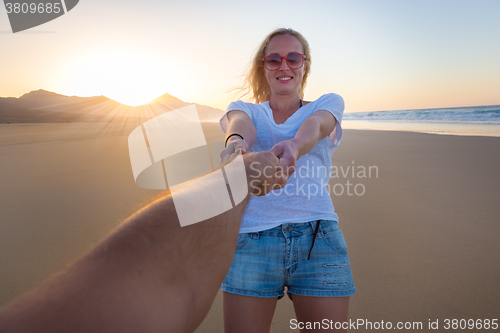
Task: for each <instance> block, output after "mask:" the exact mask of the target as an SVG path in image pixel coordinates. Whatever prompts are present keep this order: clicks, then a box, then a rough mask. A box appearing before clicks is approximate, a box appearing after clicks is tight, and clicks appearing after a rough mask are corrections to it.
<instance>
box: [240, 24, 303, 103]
mask: <svg viewBox="0 0 500 333" xmlns="http://www.w3.org/2000/svg"><path fill="white" fill-rule="evenodd" d="M279 35H290V36H294V37H295V38H297V39H298V40H299V42H300V43H301V44H302V47H303V48H304V55H305V56H306V58H305V60H304V66H305V67H304V68H305V71H304V77H303V78H302V82H301V84H300V87H299V95H300V98H302V99H303V98H304V89H305V87H306V84H307V77H308V76H309V73H310V70H311V51H310V49H309V43H308V42H307V40H306V39H305V38H304V36H302V35H301V34H300V33H299V32H297V31H295V30H293V29H289V28H279V29H276V30H274V31H273V32H271V33H270V34H269V35H267V37H266V38H265V39H264V41H263V42H262V43H261V44H260V46H259V48H258V49H257V50H256V51H255V53H254V56H253V59H252V62H251V63H250V67H249V68H248V70H247V72H246V74H245V83H244V87H243V88H242V89H241V90H242V91H243V95H242V96H241V97H243V96H246V95H252V97H253V100H254V101H255V103H262V102H265V101H268V100H269V99H270V98H271V89H270V88H269V84H268V83H267V80H266V77H265V75H264V55H265V51H266V47H267V46H268V45H269V42H270V41H271V39H273V38H274V37H276V36H279Z"/></svg>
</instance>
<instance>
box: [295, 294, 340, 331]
mask: <svg viewBox="0 0 500 333" xmlns="http://www.w3.org/2000/svg"><path fill="white" fill-rule="evenodd" d="M292 298H293V307H294V309H295V315H296V316H297V321H298V322H303V323H306V322H320V323H322V322H323V320H324V319H327V320H328V323H330V320H331V321H332V322H333V324H332V325H330V324H329V325H328V326H329V327H330V326H331V327H332V328H335V322H340V323H343V322H347V321H348V320H349V318H348V316H349V297H311V296H300V295H295V294H294V295H293V296H292ZM339 325H340V324H339ZM346 331H347V330H346V329H340V330H335V329H332V330H329V329H322V328H321V327H320V328H319V329H317V330H314V329H313V330H300V332H301V333H302V332H346Z"/></svg>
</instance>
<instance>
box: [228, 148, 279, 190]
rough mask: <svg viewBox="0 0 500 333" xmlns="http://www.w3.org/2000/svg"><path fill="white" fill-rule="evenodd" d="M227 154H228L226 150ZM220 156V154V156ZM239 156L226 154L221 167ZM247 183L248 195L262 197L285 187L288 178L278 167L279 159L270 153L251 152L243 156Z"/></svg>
mask: <svg viewBox="0 0 500 333" xmlns="http://www.w3.org/2000/svg"><path fill="white" fill-rule="evenodd" d="M228 148H229V147H228ZM228 152H230V151H229V150H228ZM221 155H222V154H221ZM238 155H239V152H234V151H233V152H231V153H230V154H229V153H228V154H226V155H225V156H226V158H225V159H223V160H222V162H221V165H220V166H221V167H226V166H229V164H230V163H231V162H232V161H233V160H234V159H235V158H236V157H237V156H238ZM243 161H244V163H245V171H246V176H247V183H248V193H249V194H251V195H255V196H263V195H266V194H268V193H269V192H271V191H272V190H277V189H280V188H282V187H283V186H285V184H286V182H287V180H288V177H287V176H286V174H285V173H284V172H283V168H282V167H281V166H280V165H279V159H278V157H276V155H275V154H273V153H272V152H270V151H262V152H252V153H246V154H244V155H243Z"/></svg>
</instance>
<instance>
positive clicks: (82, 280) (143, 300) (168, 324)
mask: <svg viewBox="0 0 500 333" xmlns="http://www.w3.org/2000/svg"><path fill="white" fill-rule="evenodd" d="M243 160H244V165H245V167H246V177H247V181H248V182H251V181H252V182H253V185H252V187H249V192H250V193H253V192H254V191H258V192H259V194H264V193H266V191H267V192H269V190H270V187H269V188H267V187H265V186H264V185H263V184H264V181H267V182H268V183H269V184H271V185H272V184H280V183H281V182H282V179H280V178H278V177H275V176H273V174H274V173H272V170H276V166H277V163H278V159H277V157H276V156H275V155H274V154H272V153H270V152H259V153H249V154H246V155H245V156H244V158H243ZM225 168H226V166H225ZM265 168H267V169H265ZM262 170H266V171H267V172H261V171H262ZM269 175H271V177H268V178H265V176H269ZM204 179H205V181H203V182H202V181H200V180H199V179H195V180H192V181H190V182H188V183H189V184H186V186H187V187H186V188H187V190H186V192H189V193H192V194H193V195H195V194H196V192H197V191H210V190H211V189H212V187H211V185H210V182H211V180H210V179H208V180H206V178H205V177H204ZM261 185H262V186H263V187H261V188H260V189H257V188H258V187H259V186H261ZM248 198H249V195H247V197H246V198H245V199H244V200H243V201H242V202H241V203H240V204H239V205H237V206H235V207H234V208H233V209H230V210H228V211H226V212H224V213H222V214H220V215H218V216H216V217H213V218H210V219H208V220H205V221H203V222H199V223H196V224H192V225H189V226H186V227H181V226H180V224H179V219H178V217H177V213H176V210H175V205H174V201H173V199H172V196H170V195H169V194H167V195H165V196H164V197H161V198H159V199H158V200H156V201H154V202H153V203H151V204H149V205H148V206H146V207H144V208H143V209H141V210H140V211H138V212H136V213H135V214H134V215H132V216H131V217H129V218H128V219H127V220H125V221H124V222H123V223H122V225H120V226H119V227H118V229H117V230H115V231H114V232H113V233H112V234H111V235H109V236H108V237H107V238H105V239H104V240H103V241H102V242H101V243H100V244H98V245H97V246H96V247H95V248H94V249H92V250H91V251H90V252H89V253H87V254H86V255H84V256H83V257H82V258H81V259H79V260H78V261H77V262H75V263H74V264H73V265H71V266H70V267H68V268H67V269H66V270H64V271H63V272H61V273H59V274H58V275H56V276H54V277H53V278H52V279H50V280H49V281H47V282H46V283H45V284H43V285H42V286H40V287H39V288H37V289H35V290H34V291H32V292H30V293H28V294H26V295H24V296H23V297H21V298H20V299H18V300H17V301H14V302H13V303H11V304H10V305H8V306H6V307H5V308H3V309H1V310H0V332H21V333H22V332H51V333H54V332H120V333H123V332H176V333H177V332H193V331H194V330H195V329H196V327H197V326H198V325H199V324H200V323H201V321H202V320H203V318H204V317H205V315H206V314H207V312H208V310H209V309H210V306H211V304H212V302H213V299H214V297H215V295H216V293H217V290H218V288H219V286H220V284H221V283H222V280H223V279H224V276H225V274H226V273H227V271H228V270H229V267H230V265H231V261H232V258H233V254H234V251H235V247H236V242H237V237H238V231H239V227H240V220H241V216H242V214H243V211H244V209H245V206H246V203H247V202H248Z"/></svg>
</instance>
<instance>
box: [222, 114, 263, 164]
mask: <svg viewBox="0 0 500 333" xmlns="http://www.w3.org/2000/svg"><path fill="white" fill-rule="evenodd" d="M227 120H228V121H229V125H228V127H227V130H226V138H228V137H229V136H230V135H231V134H239V135H241V136H242V137H243V138H244V141H243V140H242V139H241V138H240V137H239V136H236V135H234V136H231V137H230V138H229V139H228V140H227V148H226V149H225V150H223V151H222V152H221V157H222V158H223V159H224V158H225V157H226V156H227V154H228V152H231V151H241V153H242V154H245V153H246V152H247V151H248V150H249V149H250V148H251V147H252V146H253V144H254V143H255V139H256V138H257V131H256V130H255V125H254V123H253V121H252V119H250V117H249V116H248V115H247V114H246V113H245V112H243V111H239V110H233V111H229V112H228V113H227Z"/></svg>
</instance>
